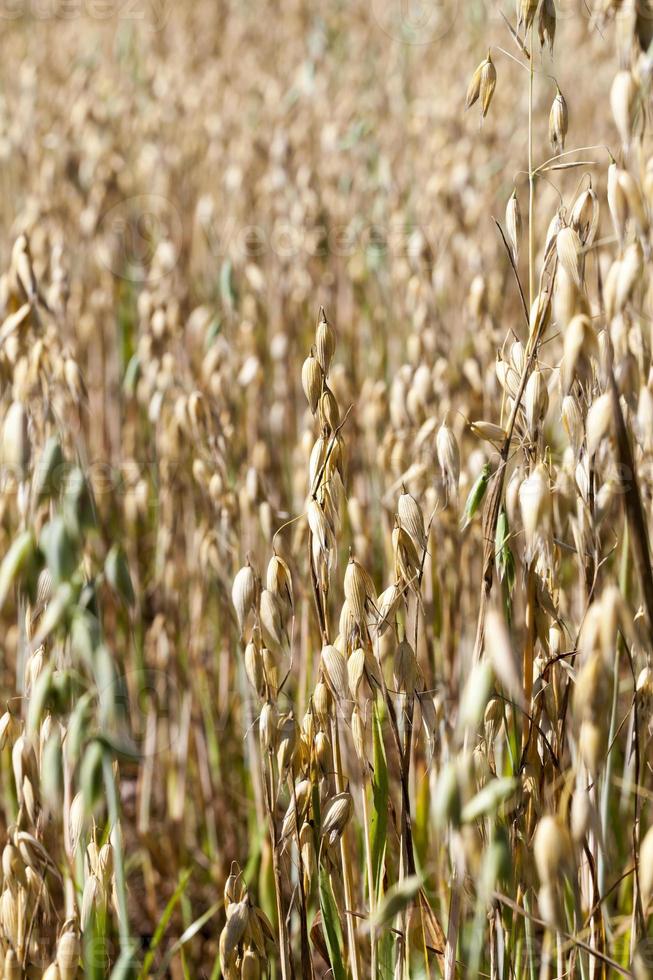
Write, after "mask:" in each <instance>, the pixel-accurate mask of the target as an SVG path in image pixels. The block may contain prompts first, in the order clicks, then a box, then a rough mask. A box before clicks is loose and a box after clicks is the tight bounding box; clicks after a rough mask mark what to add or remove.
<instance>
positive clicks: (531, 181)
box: [528, 26, 535, 308]
mask: <svg viewBox="0 0 653 980" xmlns="http://www.w3.org/2000/svg"><path fill="white" fill-rule="evenodd" d="M533 50H534V48H533V26H531V59H530V62H529V72H528V301H529V308H530V307H532V305H533V299H534V294H535V221H534V214H533V211H534V203H535V173H534V170H533V81H534V78H535V70H534V67H533V57H532V54H533Z"/></svg>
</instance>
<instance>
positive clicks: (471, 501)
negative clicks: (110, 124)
mask: <svg viewBox="0 0 653 980" xmlns="http://www.w3.org/2000/svg"><path fill="white" fill-rule="evenodd" d="M489 482H490V464H489V463H485V465H484V466H483V468H482V470H481V472H480V473H479V475H478V476H477V477H476V480H475V481H474V485H473V487H472V489H471V490H470V491H469V493H468V495H467V500H466V501H465V510H464V512H463V516H462V520H461V522H460V530H461V531H464V530H465V528H467V527H468V526H469V524H471V522H472V519H473V517H474V515H475V514H476V512H477V511H478V508H479V507H480V506H481V503H482V501H483V497H484V496H485V491H486V490H487V487H488V483H489Z"/></svg>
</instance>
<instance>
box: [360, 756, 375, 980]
mask: <svg viewBox="0 0 653 980" xmlns="http://www.w3.org/2000/svg"><path fill="white" fill-rule="evenodd" d="M367 783H368V780H367V775H366V767H365V768H364V769H363V773H362V777H361V797H362V801H363V836H364V838H365V862H366V864H367V889H368V891H369V906H370V917H369V922H370V973H371V976H372V977H374V978H375V977H376V958H377V953H376V942H377V940H376V927H375V925H374V913H375V912H376V895H375V893H374V868H373V867H372V843H371V841H370V815H369V807H368V804H367Z"/></svg>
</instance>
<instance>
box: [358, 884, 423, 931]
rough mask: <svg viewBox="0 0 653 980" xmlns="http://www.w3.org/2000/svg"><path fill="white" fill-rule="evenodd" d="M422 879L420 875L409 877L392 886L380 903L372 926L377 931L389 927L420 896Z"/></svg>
mask: <svg viewBox="0 0 653 980" xmlns="http://www.w3.org/2000/svg"><path fill="white" fill-rule="evenodd" d="M421 887H422V879H421V878H420V877H419V875H409V876H408V877H407V878H402V879H401V881H398V882H397V883H396V884H395V885H393V886H392V888H390V889H389V890H388V892H386V894H385V895H384V896H383V898H382V899H381V901H380V902H379V904H378V906H377V909H376V911H375V913H374V916H373V918H372V919H371V920H370V924H373V925H374V926H375V927H376V928H377V929H380V928H381V927H382V926H386V925H388V924H389V923H390V922H392V920H393V919H394V918H395V916H397V915H399V913H400V912H403V911H404V909H405V908H407V907H408V906H409V905H410V904H411V903H412V902H413V901H414V899H415V898H416V897H417V895H419V890H420V888H421Z"/></svg>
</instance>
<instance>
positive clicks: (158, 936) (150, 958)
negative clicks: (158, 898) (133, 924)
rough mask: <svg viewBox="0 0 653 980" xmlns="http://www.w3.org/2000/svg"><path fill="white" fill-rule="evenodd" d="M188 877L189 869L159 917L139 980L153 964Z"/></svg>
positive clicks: (142, 978)
mask: <svg viewBox="0 0 653 980" xmlns="http://www.w3.org/2000/svg"><path fill="white" fill-rule="evenodd" d="M190 876H191V871H190V868H189V869H187V870H186V871H184V872H183V874H182V875H181V877H180V879H179V884H178V885H177V887H176V888H175V890H174V892H173V893H172V895H171V897H170V900H169V901H168V904H167V905H166V907H165V908H164V910H163V914H162V915H161V918H160V919H159V921H158V924H157V927H156V929H155V930H154V935H153V936H152V942H151V943H150V945H149V948H148V951H147V953H146V955H145V959H144V960H143V965H142V967H141V970H140V973H139V974H138V976H139V980H145V978H146V977H147V975H148V972H149V969H150V967H151V966H152V963H153V962H154V954H155V953H156V951H157V949H158V947H159V944H160V942H161V940H162V939H163V936H164V933H165V931H166V928H167V926H168V923H169V922H170V918H171V916H172V913H173V912H174V910H175V906H176V904H177V902H178V901H179V899H180V898H181V896H182V895H183V893H184V891H185V890H186V885H187V884H188V879H189V878H190Z"/></svg>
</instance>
